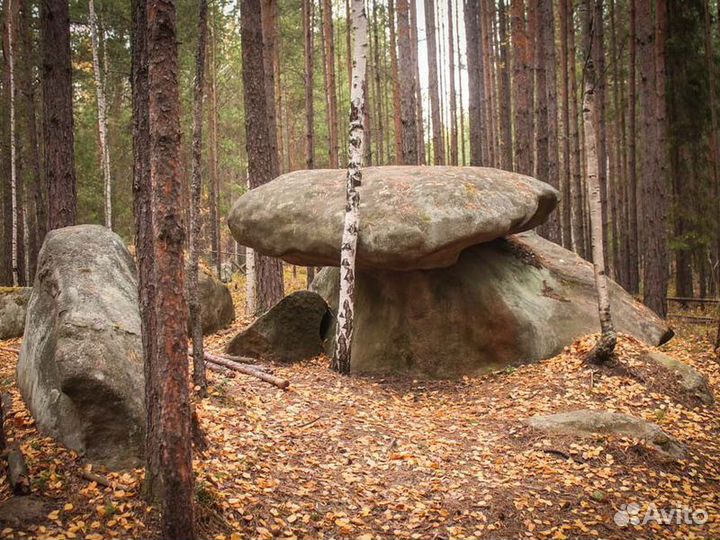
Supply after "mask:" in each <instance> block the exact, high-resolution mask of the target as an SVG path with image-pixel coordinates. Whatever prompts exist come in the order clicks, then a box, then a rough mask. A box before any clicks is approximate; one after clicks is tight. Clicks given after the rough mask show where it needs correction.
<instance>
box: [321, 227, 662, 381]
mask: <svg viewBox="0 0 720 540" xmlns="http://www.w3.org/2000/svg"><path fill="white" fill-rule="evenodd" d="M339 281H340V279H339V271H338V269H337V268H325V269H324V270H323V271H322V272H320V273H319V274H318V276H317V277H316V279H315V281H314V282H313V285H312V288H313V290H315V291H317V292H318V293H319V294H320V295H321V296H322V297H323V298H324V299H325V301H326V302H327V303H328V305H329V306H330V308H331V310H332V311H333V313H336V312H337V304H338V285H339ZM610 294H611V301H612V312H613V320H614V322H615V326H616V328H617V329H618V331H620V332H623V333H626V334H630V335H632V336H634V337H636V338H637V339H640V340H641V341H644V342H645V343H648V344H649V345H653V346H654V345H658V344H660V343H663V342H665V341H667V340H668V339H669V338H670V337H671V336H672V332H671V331H670V330H669V328H668V327H667V325H666V324H665V322H664V321H662V320H661V319H660V318H658V317H657V316H656V315H655V314H654V313H653V312H652V311H651V310H650V309H648V308H646V307H645V306H643V305H642V304H640V303H639V302H637V301H636V300H635V299H634V298H633V297H632V296H631V295H630V294H628V293H627V292H625V291H624V290H623V289H622V288H621V287H620V286H619V285H617V284H616V283H614V282H611V283H610ZM599 329H600V328H599V322H598V312H597V300H596V293H595V286H594V280H593V271H592V266H591V265H590V263H588V262H587V261H584V260H583V259H581V258H580V257H578V256H577V255H575V254H574V253H572V252H570V251H568V250H566V249H563V248H562V247H560V246H558V245H556V244H553V243H552V242H549V241H547V240H544V239H543V238H541V237H539V236H538V235H536V234H535V233H523V234H519V235H516V236H513V237H510V238H508V239H498V240H495V241H493V242H489V243H485V244H480V245H477V246H473V247H471V248H468V249H466V250H465V251H463V252H462V254H461V255H460V258H459V260H458V263H457V264H456V265H454V266H452V267H450V268H442V269H436V270H417V271H412V272H391V271H378V270H360V271H358V272H357V273H356V283H355V321H354V339H353V347H352V358H351V370H352V371H353V372H356V373H384V372H394V373H402V372H406V373H410V374H415V375H421V376H429V377H457V376H462V375H472V374H481V373H484V372H487V371H490V370H494V369H499V368H504V367H506V366H508V365H515V364H521V363H528V362H534V361H538V360H542V359H545V358H550V357H552V356H555V355H556V354H558V353H559V352H561V351H562V349H563V347H565V346H567V345H569V344H571V343H572V342H573V341H574V340H575V339H577V338H578V337H581V336H583V335H586V334H590V333H593V332H598V331H599ZM324 337H325V338H326V349H327V353H328V354H332V346H333V344H334V328H332V327H330V328H328V329H327V331H326V332H325V335H324Z"/></svg>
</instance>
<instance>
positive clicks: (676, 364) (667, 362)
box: [645, 351, 715, 405]
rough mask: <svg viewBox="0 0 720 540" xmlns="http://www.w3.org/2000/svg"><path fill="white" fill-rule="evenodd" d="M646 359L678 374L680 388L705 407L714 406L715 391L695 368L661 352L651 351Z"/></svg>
mask: <svg viewBox="0 0 720 540" xmlns="http://www.w3.org/2000/svg"><path fill="white" fill-rule="evenodd" d="M645 357H646V358H647V359H648V360H650V361H652V362H657V363H658V364H660V365H661V366H663V367H665V368H667V369H669V370H670V371H673V372H674V373H677V374H678V376H679V377H680V386H681V387H682V388H683V390H685V391H686V392H688V393H689V394H690V395H692V396H695V397H696V398H698V399H699V400H700V401H702V402H703V403H704V404H705V405H712V404H713V403H715V396H714V395H713V391H712V390H711V389H710V385H709V384H708V380H707V377H705V376H704V375H702V374H701V373H700V372H698V371H697V370H696V369H695V368H694V367H692V366H689V365H687V364H685V363H683V362H681V361H680V360H677V359H675V358H673V357H672V356H668V355H667V354H665V353H662V352H660V351H649V352H648V353H647V354H646V355H645Z"/></svg>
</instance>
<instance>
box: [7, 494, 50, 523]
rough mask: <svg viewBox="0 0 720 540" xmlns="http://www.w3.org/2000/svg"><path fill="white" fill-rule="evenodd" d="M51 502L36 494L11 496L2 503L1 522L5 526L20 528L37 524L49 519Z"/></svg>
mask: <svg viewBox="0 0 720 540" xmlns="http://www.w3.org/2000/svg"><path fill="white" fill-rule="evenodd" d="M49 502H55V501H52V500H51V501H47V502H46V500H45V499H42V498H40V497H38V496H36V495H26V496H23V497H10V498H9V499H8V500H6V501H4V502H2V503H0V524H1V525H3V526H5V527H11V528H20V527H24V526H26V525H37V524H38V523H41V522H42V521H43V520H45V519H47V515H48V512H50V504H48V503H49Z"/></svg>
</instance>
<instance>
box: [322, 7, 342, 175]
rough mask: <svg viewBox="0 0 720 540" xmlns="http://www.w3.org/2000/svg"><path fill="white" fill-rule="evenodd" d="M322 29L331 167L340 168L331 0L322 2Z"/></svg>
mask: <svg viewBox="0 0 720 540" xmlns="http://www.w3.org/2000/svg"><path fill="white" fill-rule="evenodd" d="M322 3H323V9H322V22H323V24H322V27H323V39H324V47H325V76H326V78H327V86H326V95H327V122H328V136H329V139H328V152H329V158H328V159H329V166H330V168H331V169H337V168H338V150H339V147H338V132H337V129H338V113H337V110H338V109H337V89H336V83H335V38H334V36H333V19H332V17H333V12H332V2H331V0H322Z"/></svg>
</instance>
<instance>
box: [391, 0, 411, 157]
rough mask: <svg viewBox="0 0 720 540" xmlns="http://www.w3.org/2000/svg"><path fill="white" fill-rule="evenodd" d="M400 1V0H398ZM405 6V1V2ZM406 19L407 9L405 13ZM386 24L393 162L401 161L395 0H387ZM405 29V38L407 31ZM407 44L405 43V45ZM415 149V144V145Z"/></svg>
mask: <svg viewBox="0 0 720 540" xmlns="http://www.w3.org/2000/svg"><path fill="white" fill-rule="evenodd" d="M398 1H400V0H398ZM406 7H407V3H406ZM405 17H406V19H407V10H406V15H405ZM388 25H389V27H390V69H391V73H392V96H393V122H394V126H395V164H397V165H400V164H401V163H403V140H402V138H403V134H404V128H403V123H402V119H403V116H402V109H401V105H400V103H401V98H400V94H401V90H400V69H399V66H398V37H397V34H396V23H395V0H388ZM408 32H409V29H408V30H407V31H406V36H405V37H406V39H407V33H408ZM408 45H409V44H408ZM406 46H407V45H406ZM415 147H416V149H417V144H416V145H415Z"/></svg>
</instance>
